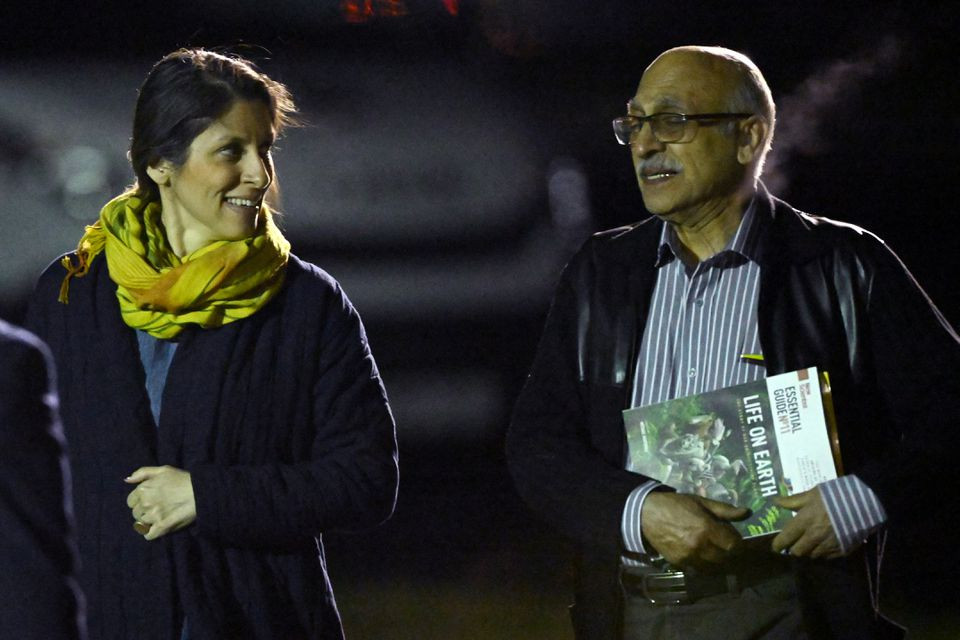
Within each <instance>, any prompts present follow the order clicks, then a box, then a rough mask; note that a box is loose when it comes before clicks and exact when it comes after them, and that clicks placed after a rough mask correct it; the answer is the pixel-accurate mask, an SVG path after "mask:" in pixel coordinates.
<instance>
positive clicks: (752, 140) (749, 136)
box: [737, 116, 770, 165]
mask: <svg viewBox="0 0 960 640" xmlns="http://www.w3.org/2000/svg"><path fill="white" fill-rule="evenodd" d="M769 128H770V127H769V125H768V124H767V121H766V120H764V119H763V118H761V117H760V116H750V117H749V118H747V119H746V120H744V121H743V122H741V123H740V126H739V127H738V129H737V161H738V162H740V164H743V165H748V164H750V163H751V162H753V161H754V160H755V159H756V158H757V157H758V156H759V155H760V152H761V151H762V150H763V141H764V140H766V138H767V131H768V130H769Z"/></svg>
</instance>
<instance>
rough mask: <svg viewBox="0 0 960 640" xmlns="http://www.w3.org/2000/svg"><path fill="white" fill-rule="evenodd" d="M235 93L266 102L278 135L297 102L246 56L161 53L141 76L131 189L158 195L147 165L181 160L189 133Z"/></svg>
mask: <svg viewBox="0 0 960 640" xmlns="http://www.w3.org/2000/svg"><path fill="white" fill-rule="evenodd" d="M238 99H240V100H259V101H261V102H263V103H264V104H265V105H267V107H268V108H269V109H270V116H271V118H272V119H273V126H274V129H275V130H276V133H277V135H279V134H280V132H281V130H282V129H283V128H284V127H285V126H286V125H288V124H292V123H293V116H294V114H295V113H296V106H295V105H294V103H293V98H291V96H290V92H289V91H287V88H286V87H285V86H283V85H282V84H281V83H279V82H276V81H274V80H271V79H270V78H269V77H268V76H267V75H266V74H265V73H263V72H261V71H260V70H259V69H257V67H256V66H255V65H254V64H253V63H252V62H250V61H249V60H245V59H244V58H241V57H239V56H233V55H224V54H221V53H215V52H213V51H207V50H205V49H180V50H179V51H174V52H173V53H170V54H168V55H166V56H164V57H163V59H161V60H160V61H159V62H158V63H157V64H155V65H154V66H153V69H151V70H150V73H149V74H148V75H147V78H146V80H144V81H143V85H142V86H141V87H140V94H139V97H138V98H137V106H136V110H135V111H134V114H133V137H132V139H131V142H130V163H131V164H132V165H133V171H134V173H135V174H136V176H137V182H136V184H135V185H134V187H133V189H134V191H135V192H136V193H137V194H138V195H140V196H144V197H151V198H154V199H155V198H159V195H160V194H159V190H158V189H157V185H156V183H155V182H154V181H153V180H152V179H151V178H150V176H148V175H147V167H149V166H152V165H155V164H156V163H157V162H159V161H160V160H167V161H169V162H171V163H173V165H174V166H178V167H179V166H182V165H183V163H184V162H186V160H187V151H188V149H189V148H190V143H191V142H193V139H194V138H196V137H197V136H198V135H199V134H200V133H202V132H203V131H204V130H205V129H206V128H207V127H209V126H210V125H211V124H212V123H213V121H214V120H216V119H217V118H219V117H220V116H221V115H223V114H224V113H225V112H226V111H227V110H228V109H229V108H230V106H231V105H232V104H233V103H234V101H236V100H238Z"/></svg>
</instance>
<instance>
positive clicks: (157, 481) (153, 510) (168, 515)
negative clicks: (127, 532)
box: [124, 466, 197, 540]
mask: <svg viewBox="0 0 960 640" xmlns="http://www.w3.org/2000/svg"><path fill="white" fill-rule="evenodd" d="M124 482H126V483H128V484H136V485H137V488H136V489H134V490H133V491H131V492H130V495H128V496H127V506H128V507H130V511H131V512H132V513H133V518H134V520H136V521H137V522H142V523H144V524H147V525H150V530H149V531H147V533H146V534H144V536H143V537H144V538H145V539H147V540H156V539H157V538H159V537H160V536H163V535H166V534H168V533H170V532H173V531H176V530H178V529H182V528H183V527H185V526H187V525H188V524H190V523H191V522H193V521H194V520H196V519H197V504H196V502H195V501H194V497H193V482H191V480H190V474H189V473H188V472H187V471H184V470H183V469H177V468H175V467H171V466H163V467H140V468H139V469H137V470H136V471H134V472H133V473H131V474H130V476H129V477H127V478H124Z"/></svg>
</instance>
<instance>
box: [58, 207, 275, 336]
mask: <svg viewBox="0 0 960 640" xmlns="http://www.w3.org/2000/svg"><path fill="white" fill-rule="evenodd" d="M160 211H161V208H160V203H159V202H158V201H156V200H144V199H143V198H141V197H139V196H137V195H133V194H130V193H127V194H123V195H121V196H118V197H116V198H114V199H113V200H111V201H110V202H108V203H107V205H106V206H105V207H104V208H103V210H102V211H100V219H99V220H98V221H97V222H96V223H95V224H92V225H90V226H88V227H87V228H86V232H85V233H84V234H83V237H82V238H80V243H79V244H78V245H77V252H76V256H77V264H74V263H73V262H72V261H71V259H70V256H66V257H64V258H63V259H62V260H61V264H62V265H63V266H64V268H65V269H66V270H67V275H66V277H65V278H64V279H63V284H62V285H61V287H60V297H59V300H60V302H62V303H64V304H67V302H68V297H67V294H68V289H69V285H70V278H72V277H78V278H79V277H82V276H85V275H86V274H87V271H88V270H89V268H90V263H91V262H93V259H94V258H95V257H96V256H97V255H98V254H99V253H100V252H102V251H105V252H106V259H107V268H108V269H109V272H110V279H111V280H113V281H114V282H115V283H116V284H117V299H118V300H119V301H120V313H121V314H122V316H123V320H124V322H126V324H127V325H128V326H130V327H132V328H134V329H141V330H143V331H146V332H147V333H149V334H150V335H152V336H155V337H157V338H173V337H174V336H176V335H177V334H179V333H180V332H181V331H182V330H183V327H184V325H187V324H197V325H200V326H201V327H203V328H205V329H210V328H215V327H220V326H223V325H225V324H228V323H230V322H233V321H234V320H240V319H241V318H246V317H247V316H249V315H251V314H253V313H256V312H257V311H258V310H259V309H260V308H262V307H263V306H264V305H265V304H267V302H269V301H270V299H271V298H273V296H274V295H276V293H277V292H278V291H279V290H280V287H281V286H282V285H283V278H284V275H285V273H286V265H287V258H288V256H289V255H290V243H289V242H287V239H286V238H284V237H283V234H281V233H280V230H279V229H277V227H276V225H275V224H274V223H273V219H272V216H271V213H270V211H269V210H268V209H267V207H266V205H264V207H263V215H261V216H260V221H259V223H258V225H257V230H256V232H255V233H254V234H253V235H252V236H251V237H249V238H244V239H243V240H218V241H216V242H213V243H211V244H208V245H207V246H205V247H202V248H200V249H197V250H196V251H194V252H193V253H190V254H188V255H186V256H184V257H183V258H179V257H178V256H177V255H176V254H175V253H174V252H173V250H172V249H171V248H170V244H169V243H168V242H167V237H166V234H165V233H164V231H163V226H162V224H161V222H160Z"/></svg>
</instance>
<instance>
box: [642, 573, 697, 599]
mask: <svg viewBox="0 0 960 640" xmlns="http://www.w3.org/2000/svg"><path fill="white" fill-rule="evenodd" d="M640 585H641V587H642V588H643V596H644V597H645V598H646V599H647V600H649V601H650V602H651V603H652V604H655V605H671V604H690V603H691V602H692V601H693V600H692V599H691V598H690V595H689V594H688V593H687V580H686V576H684V575H683V571H670V570H668V571H663V572H659V573H644V574H642V576H641V582H640Z"/></svg>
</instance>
